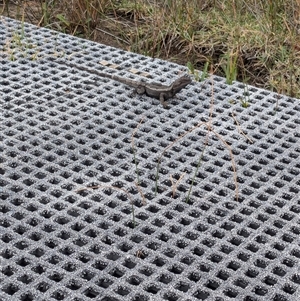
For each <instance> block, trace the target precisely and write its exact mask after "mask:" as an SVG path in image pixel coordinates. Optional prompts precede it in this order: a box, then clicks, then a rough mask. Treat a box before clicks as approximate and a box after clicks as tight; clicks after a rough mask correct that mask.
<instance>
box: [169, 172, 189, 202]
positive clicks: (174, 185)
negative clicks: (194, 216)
mask: <svg viewBox="0 0 300 301" xmlns="http://www.w3.org/2000/svg"><path fill="white" fill-rule="evenodd" d="M185 174H186V172H184V173H183V174H182V175H181V176H180V178H179V179H178V180H177V181H176V182H175V183H174V180H173V177H172V175H170V181H171V183H172V198H173V199H174V198H175V193H176V189H177V186H178V185H179V183H180V182H181V180H182V179H183V177H184V176H185Z"/></svg>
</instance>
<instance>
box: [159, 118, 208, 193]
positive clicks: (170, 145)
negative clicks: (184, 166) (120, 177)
mask: <svg viewBox="0 0 300 301" xmlns="http://www.w3.org/2000/svg"><path fill="white" fill-rule="evenodd" d="M203 124H205V122H199V123H198V124H197V125H196V126H194V127H193V128H191V129H190V130H188V131H186V132H184V133H183V134H182V135H180V136H179V137H178V138H177V139H175V140H174V141H173V142H172V143H170V144H169V145H168V146H167V147H165V149H164V150H163V151H162V153H161V155H160V156H159V157H158V162H157V166H156V176H155V178H156V179H155V195H156V194H157V189H158V179H159V175H158V173H159V167H160V163H161V159H162V157H163V155H164V154H165V152H166V151H167V150H168V149H169V148H171V147H172V146H173V145H174V144H175V143H176V142H178V141H179V140H180V139H182V138H184V137H185V136H186V135H187V134H189V133H191V132H193V131H194V130H195V129H197V128H199V127H201V126H202V125H203Z"/></svg>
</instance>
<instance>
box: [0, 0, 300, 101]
mask: <svg viewBox="0 0 300 301" xmlns="http://www.w3.org/2000/svg"><path fill="white" fill-rule="evenodd" d="M14 2H15V1H14ZM16 3H19V4H18V5H14V4H13V2H11V1H9V0H6V1H4V4H2V8H1V6H0V11H1V13H2V14H3V15H5V16H10V17H14V18H16V19H19V20H21V19H22V16H23V15H25V20H26V21H28V22H31V23H33V24H35V25H39V26H45V27H48V28H51V29H55V30H58V31H62V32H65V33H69V34H72V35H76V36H80V37H84V38H87V39H91V40H94V41H97V42H101V43H105V44H109V45H112V46H117V47H120V48H122V49H125V50H129V51H133V52H138V53H141V54H145V55H149V56H152V57H160V58H163V59H167V60H171V61H174V62H178V63H181V64H184V65H186V64H187V63H188V62H189V68H190V67H191V66H193V68H194V69H200V70H207V69H210V67H208V65H210V66H213V69H214V74H216V75H220V76H224V77H226V80H227V82H228V83H229V84H230V83H232V82H233V81H235V80H239V81H242V82H244V83H247V84H251V85H254V86H258V87H262V88H266V89H269V90H273V91H275V92H278V93H283V94H287V95H289V96H292V97H299V98H300V85H299V77H300V68H299V61H300V60H299V59H300V36H299V35H298V32H299V30H300V21H299V17H300V2H299V0H290V1H284V0H234V1H227V0H203V1H199V0H189V1H186V0H176V1H175V0H122V1H120V0H118V1H117V0H74V1H67V0H61V1H46V2H45V1H43V0H36V1H27V0H24V1H19V2H16Z"/></svg>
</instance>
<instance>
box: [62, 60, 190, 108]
mask: <svg viewBox="0 0 300 301" xmlns="http://www.w3.org/2000/svg"><path fill="white" fill-rule="evenodd" d="M56 62H58V63H59V64H62V65H66V66H68V67H72V68H76V69H78V70H82V71H86V72H88V73H91V74H95V75H97V76H100V77H105V78H109V79H112V80H115V81H118V82H120V83H122V84H125V85H128V86H131V87H134V88H135V91H136V93H137V94H139V95H142V94H145V95H147V96H149V97H153V98H156V99H159V101H160V103H161V104H162V105H163V106H164V107H166V102H165V101H166V100H168V99H170V98H172V97H173V96H174V95H175V94H176V93H177V92H179V91H180V90H181V89H183V88H184V87H185V86H187V85H188V84H190V83H191V82H192V79H191V77H190V76H189V75H188V74H184V75H182V76H181V77H179V78H177V79H176V80H175V81H174V82H173V83H171V84H170V85H164V84H161V83H157V82H149V83H148V82H143V81H136V80H133V79H131V78H125V77H122V76H119V75H116V74H112V73H108V72H101V71H98V70H94V69H90V68H86V67H83V66H79V65H77V64H74V63H70V62H60V61H56Z"/></svg>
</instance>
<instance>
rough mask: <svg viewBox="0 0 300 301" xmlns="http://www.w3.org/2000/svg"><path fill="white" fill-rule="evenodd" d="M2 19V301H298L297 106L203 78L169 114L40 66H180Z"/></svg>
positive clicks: (159, 74)
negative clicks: (209, 123) (68, 62)
mask: <svg viewBox="0 0 300 301" xmlns="http://www.w3.org/2000/svg"><path fill="white" fill-rule="evenodd" d="M0 20H1V23H0V41H1V47H2V51H1V53H0V58H1V59H0V60H1V61H0V63H1V69H0V70H1V77H0V93H1V95H0V104H1V116H0V118H1V123H0V128H1V132H0V140H1V144H0V174H1V178H0V187H1V188H0V202H1V203H0V255H1V256H0V263H1V268H0V300H1V301H6V300H10V301H11V300H12V301H17V300H20V301H33V300H34V301H43V300H44V301H50V300H64V301H66V300H68V301H69V300H72V301H88V300H101V301H121V300H129V301H156V300H159V301H160V300H169V301H181V300H184V301H199V300H214V301H221V300H222V301H225V300H242V301H255V300H270V301H286V300H290V301H295V300H299V297H300V293H299V292H300V271H299V266H300V240H299V234H300V218H299V212H300V196H299V190H300V160H299V156H300V143H299V137H300V103H299V100H297V99H293V98H289V97H285V96H282V95H278V94H275V93H272V92H269V91H265V90H262V89H258V88H254V87H251V86H249V87H248V88H247V87H244V86H243V85H242V84H241V83H238V82H236V83H234V84H233V85H231V86H228V85H226V84H225V81H224V79H223V78H219V77H214V78H213V80H212V79H209V80H207V81H205V82H203V83H196V82H193V83H192V84H191V85H189V86H187V87H186V88H185V89H183V90H182V91H181V92H180V93H178V95H177V99H175V98H174V99H173V100H170V102H169V103H170V108H169V109H168V110H166V109H164V108H163V107H161V105H160V104H159V102H158V101H157V100H153V99H151V98H149V97H147V96H138V95H133V93H132V92H133V89H132V88H130V87H127V86H126V85H123V84H120V83H118V82H115V81H112V80H108V79H105V78H99V77H96V76H95V75H91V74H89V73H88V72H83V71H79V70H75V69H74V68H69V67H64V66H63V65H61V64H57V63H56V62H55V59H54V60H52V61H51V60H50V58H56V57H58V56H60V55H62V54H63V55H64V58H63V59H61V60H62V61H63V60H64V59H65V58H71V59H72V61H73V62H75V63H77V64H85V65H86V66H89V67H91V66H97V67H95V68H98V67H99V68H100V69H103V68H104V69H105V68H108V67H103V66H100V65H99V64H98V63H99V61H101V60H106V61H108V62H111V63H116V64H118V65H120V66H122V68H123V69H124V70H129V69H130V68H136V69H139V70H142V71H143V72H147V73H149V74H151V76H152V77H153V78H154V79H155V80H159V79H160V78H166V81H168V80H171V79H172V78H174V76H176V75H177V74H179V73H180V70H184V69H183V67H180V66H178V65H176V64H172V63H169V62H165V61H161V60H155V59H151V58H148V57H144V56H140V55H136V54H133V53H128V52H125V51H121V50H119V49H115V48H111V47H107V46H104V45H100V44H95V43H92V42H89V41H85V40H81V39H78V38H75V37H71V36H68V35H63V34H60V33H57V32H53V31H49V30H47V29H44V28H37V27H34V26H32V25H28V24H23V25H22V24H20V23H18V22H16V21H13V20H11V19H3V18H2V19H0ZM117 72H123V71H117ZM125 73H126V74H127V71H126V72H125ZM132 76H133V75H132ZM138 76H139V75H134V77H138ZM212 91H213V92H212ZM212 99H213V100H214V105H213V106H212V105H211V101H212ZM245 99H247V101H248V103H249V105H250V106H249V107H248V108H243V107H242V106H241V100H245ZM211 109H213V110H212V127H213V130H214V132H211V133H210V134H209V136H208V135H207V129H206V128H205V127H204V125H199V127H198V128H195V129H194V130H193V131H190V132H188V131H189V130H190V129H192V128H193V127H195V126H196V125H197V124H198V123H199V122H206V121H208V120H209V114H210V112H211ZM233 114H234V116H235V117H233V116H232V115H233ZM142 118H144V119H143V122H142V123H141V124H140V125H139V123H140V121H141V119H142ZM236 122H238V125H237V124H236ZM133 133H135V135H134V140H132V135H133ZM184 133H187V134H186V135H185V136H184V137H183V138H182V139H178V140H177V141H176V142H174V141H175V140H176V139H177V138H178V137H179V136H180V135H182V134H184ZM207 137H208V145H207V146H206V147H205V148H204V145H205V141H207V140H206V139H207ZM248 138H249V139H251V140H253V143H250V141H249V139H248ZM225 141H226V143H227V145H226V144H224V142H225ZM172 142H174V144H173V145H172V147H170V148H168V149H167V150H166V151H165V152H164V150H165V148H166V147H167V146H169V145H171V143H172ZM132 145H134V148H135V157H136V160H137V162H138V163H137V164H138V168H137V169H138V173H139V179H140V184H139V185H136V184H135V183H136V182H137V176H136V165H135V159H134V155H133V152H132ZM230 150H232V154H233V157H234V160H235V166H236V169H237V182H238V186H239V200H238V201H237V200H236V199H235V180H234V173H233V168H232V160H231V159H232V158H231V152H230ZM161 154H163V156H162V160H161V164H160V169H159V181H158V183H159V185H158V194H157V196H155V178H156V176H155V174H156V166H157V161H158V158H159V156H160V155H161ZM202 154H203V158H202V159H201V156H202ZM199 158H200V161H201V165H200V167H199V170H198V171H197V173H196V177H195V182H194V185H193V189H192V193H191V198H190V201H189V202H186V196H187V193H188V190H189V188H190V185H191V181H192V179H193V176H194V173H195V171H196V168H197V165H198V163H199ZM172 181H173V184H172ZM97 185H100V187H98V188H97V187H95V188H94V189H82V188H85V187H87V186H97ZM141 195H143V197H144V199H143V198H142V197H141ZM133 208H134V219H135V223H136V225H135V227H134V223H133V222H134V221H133V212H132V209H133Z"/></svg>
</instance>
